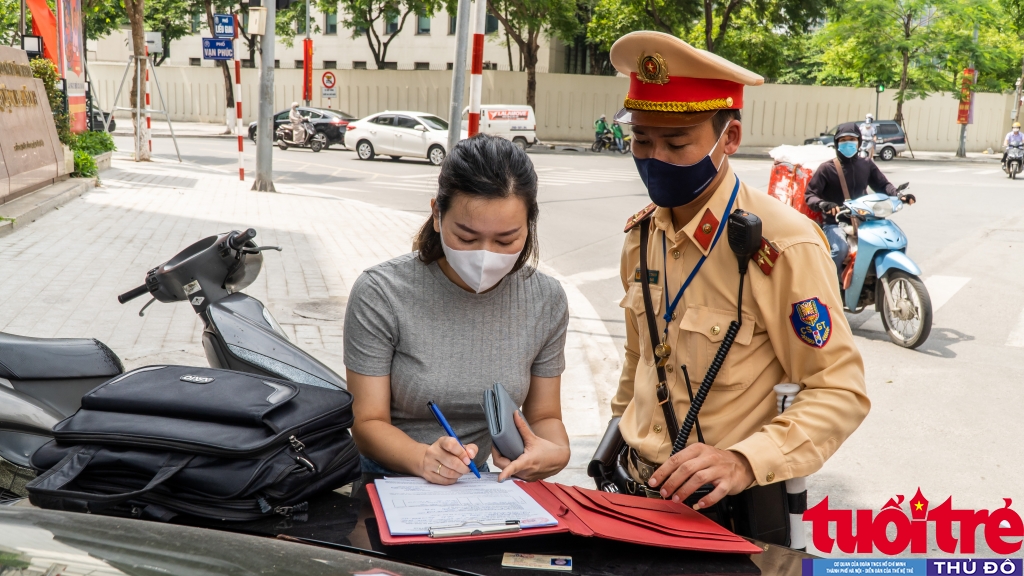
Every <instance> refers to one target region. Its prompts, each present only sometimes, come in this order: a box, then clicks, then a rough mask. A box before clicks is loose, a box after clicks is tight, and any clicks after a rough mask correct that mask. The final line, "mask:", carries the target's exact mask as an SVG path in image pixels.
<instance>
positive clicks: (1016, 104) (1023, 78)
mask: <svg viewBox="0 0 1024 576" xmlns="http://www.w3.org/2000/svg"><path fill="white" fill-rule="evenodd" d="M1022 84H1024V58H1021V61H1020V78H1017V92H1016V96H1015V97H1014V100H1013V113H1012V114H1010V121H1011V122H1016V121H1017V118H1018V116H1019V115H1020V91H1021V85H1022Z"/></svg>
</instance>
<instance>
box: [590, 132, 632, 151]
mask: <svg viewBox="0 0 1024 576" xmlns="http://www.w3.org/2000/svg"><path fill="white" fill-rule="evenodd" d="M631 140H632V135H624V136H623V137H622V150H619V147H618V146H617V145H616V144H615V137H614V136H612V134H611V133H610V132H606V133H604V134H602V135H601V138H600V140H595V141H594V143H593V144H592V145H591V146H590V150H591V151H592V152H603V151H604V150H606V149H609V150H615V151H617V152H619V153H620V154H629V152H630V141H631Z"/></svg>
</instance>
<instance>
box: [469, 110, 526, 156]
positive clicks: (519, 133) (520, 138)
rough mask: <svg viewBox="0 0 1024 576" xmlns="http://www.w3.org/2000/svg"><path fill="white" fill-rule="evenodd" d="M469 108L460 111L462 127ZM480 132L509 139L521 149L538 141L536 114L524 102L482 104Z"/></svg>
mask: <svg viewBox="0 0 1024 576" xmlns="http://www.w3.org/2000/svg"><path fill="white" fill-rule="evenodd" d="M468 118H469V108H468V107H467V108H466V109H465V110H463V111H462V121H463V125H462V127H463V129H465V128H467V125H466V124H465V122H466V120H467V119H468ZM480 132H482V133H484V134H490V135H491V136H500V137H502V138H506V139H508V140H511V141H512V142H514V143H515V144H516V146H519V147H520V148H522V149H524V150H525V149H526V148H529V147H530V146H533V145H534V144H537V143H539V140H537V115H536V114H534V113H533V108H532V107H531V106H526V105H525V104H483V105H481V106H480Z"/></svg>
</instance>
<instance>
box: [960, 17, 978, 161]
mask: <svg viewBox="0 0 1024 576" xmlns="http://www.w3.org/2000/svg"><path fill="white" fill-rule="evenodd" d="M974 45H975V46H977V45H978V25H977V24H975V25H974ZM971 69H972V70H974V58H973V57H972V58H971ZM974 75H975V77H974V78H973V79H972V84H971V85H972V86H973V80H976V79H977V75H978V73H977V71H975V73H974ZM972 92H973V90H972ZM971 106H972V107H973V106H974V98H973V97H971ZM968 118H969V116H968ZM956 157H957V158H966V157H967V122H964V123H963V124H961V125H960V144H959V145H958V146H957V147H956Z"/></svg>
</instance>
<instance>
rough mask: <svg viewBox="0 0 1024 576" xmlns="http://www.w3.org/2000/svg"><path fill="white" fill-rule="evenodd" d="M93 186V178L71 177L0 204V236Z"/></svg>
mask: <svg viewBox="0 0 1024 576" xmlns="http://www.w3.org/2000/svg"><path fill="white" fill-rule="evenodd" d="M95 187H96V179H95V178H71V179H69V180H64V181H63V182H57V183H55V184H51V185H49V186H47V187H45V188H41V189H39V190H37V191H35V192H33V193H31V194H26V195H25V196H22V197H21V198H18V199H17V200H12V201H10V202H8V203H6V204H4V205H2V206H0V238H2V237H4V236H7V235H8V234H11V233H12V232H14V231H15V230H21V229H22V228H24V227H25V226H27V225H28V224H31V223H32V222H35V221H36V219H38V218H39V217H40V216H42V215H43V214H46V213H47V212H52V211H53V210H57V209H58V208H60V207H61V206H63V205H64V204H67V203H68V202H70V201H71V200H74V199H75V198H78V197H79V196H81V195H82V194H85V193H86V192H88V191H90V190H92V189H93V188H95Z"/></svg>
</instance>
